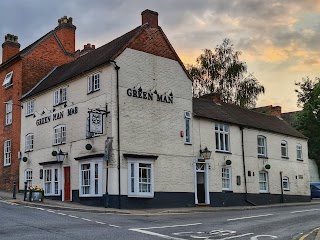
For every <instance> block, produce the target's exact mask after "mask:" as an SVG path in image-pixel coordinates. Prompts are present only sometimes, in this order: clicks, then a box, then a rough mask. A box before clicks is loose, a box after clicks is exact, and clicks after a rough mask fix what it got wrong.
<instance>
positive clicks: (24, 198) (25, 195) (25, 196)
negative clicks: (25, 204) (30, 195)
mask: <svg viewBox="0 0 320 240" xmlns="http://www.w3.org/2000/svg"><path fill="white" fill-rule="evenodd" d="M27 188H28V186H27V181H25V182H24V196H23V201H25V200H26V198H27Z"/></svg>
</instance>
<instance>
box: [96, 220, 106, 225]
mask: <svg viewBox="0 0 320 240" xmlns="http://www.w3.org/2000/svg"><path fill="white" fill-rule="evenodd" d="M96 223H98V224H103V225H104V224H106V223H104V222H98V221H96Z"/></svg>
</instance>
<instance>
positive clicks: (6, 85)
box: [2, 71, 13, 88]
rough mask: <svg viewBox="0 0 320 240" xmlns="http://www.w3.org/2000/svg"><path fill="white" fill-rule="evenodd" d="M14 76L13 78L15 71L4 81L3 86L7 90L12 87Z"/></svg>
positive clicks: (8, 74)
mask: <svg viewBox="0 0 320 240" xmlns="http://www.w3.org/2000/svg"><path fill="white" fill-rule="evenodd" d="M12 76H13V71H11V72H9V73H7V75H6V77H5V78H4V80H3V83H2V86H4V87H5V88H8V87H10V86H12V84H13V83H12Z"/></svg>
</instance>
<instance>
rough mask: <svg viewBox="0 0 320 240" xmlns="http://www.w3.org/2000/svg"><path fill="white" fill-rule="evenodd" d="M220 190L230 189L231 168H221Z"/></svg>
mask: <svg viewBox="0 0 320 240" xmlns="http://www.w3.org/2000/svg"><path fill="white" fill-rule="evenodd" d="M222 190H231V168H230V167H223V168H222Z"/></svg>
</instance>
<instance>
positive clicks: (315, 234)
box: [0, 191, 320, 240]
mask: <svg viewBox="0 0 320 240" xmlns="http://www.w3.org/2000/svg"><path fill="white" fill-rule="evenodd" d="M23 197H24V195H23V193H17V194H16V199H13V194H12V192H5V191H0V200H2V201H6V202H9V203H13V204H20V205H26V206H33V207H40V208H50V209H55V210H64V211H80V212H92V213H109V214H110V213H113V214H119V215H126V214H132V215H163V214H188V213H200V212H217V211H237V210H239V211H241V210H251V209H261V208H272V207H280V206H281V207H290V206H306V205H319V204H320V199H313V200H312V201H311V202H301V203H281V204H272V205H263V206H238V207H208V206H196V207H185V208H157V209H139V210H131V209H117V208H104V207H95V206H86V205H82V204H79V203H76V202H62V201H58V200H51V199H44V201H43V202H28V201H24V200H23ZM299 240H320V227H319V228H316V229H314V230H312V231H310V232H309V233H306V234H304V235H303V236H301V237H300V238H299Z"/></svg>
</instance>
